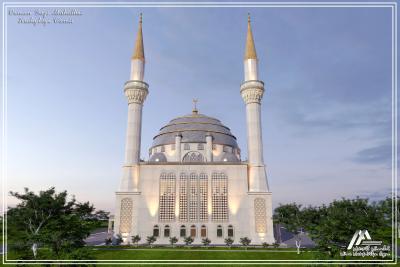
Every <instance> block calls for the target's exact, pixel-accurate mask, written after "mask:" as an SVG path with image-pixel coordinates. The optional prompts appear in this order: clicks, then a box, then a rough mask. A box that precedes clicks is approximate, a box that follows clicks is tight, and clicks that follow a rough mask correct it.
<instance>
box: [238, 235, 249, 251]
mask: <svg viewBox="0 0 400 267" xmlns="http://www.w3.org/2000/svg"><path fill="white" fill-rule="evenodd" d="M239 242H240V244H242V246H244V247H245V248H246V249H247V246H248V245H250V243H251V239H250V238H248V237H241V238H240V241H239Z"/></svg>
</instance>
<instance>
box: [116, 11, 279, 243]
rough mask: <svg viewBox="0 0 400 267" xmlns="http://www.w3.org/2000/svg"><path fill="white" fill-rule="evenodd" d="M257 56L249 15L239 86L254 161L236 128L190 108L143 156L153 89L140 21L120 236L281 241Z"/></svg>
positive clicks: (129, 92)
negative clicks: (276, 232)
mask: <svg viewBox="0 0 400 267" xmlns="http://www.w3.org/2000/svg"><path fill="white" fill-rule="evenodd" d="M257 66H258V59H257V55H256V50H255V46H254V40H253V35H252V31H251V26H250V19H249V21H248V32H247V40H246V50H245V56H244V82H243V83H242V84H241V86H240V90H239V88H238V91H237V92H238V93H240V94H241V96H242V98H243V100H244V107H245V111H246V121H247V125H246V127H247V146H248V147H247V149H248V151H247V152H248V153H247V154H248V160H247V161H242V159H241V150H240V148H239V147H238V144H237V141H236V137H235V136H234V135H233V134H232V133H231V131H230V129H229V128H228V127H227V126H225V125H224V124H222V123H221V121H219V120H218V119H216V118H212V117H209V116H206V115H202V114H200V113H199V112H198V111H197V109H196V108H194V109H193V111H192V113H191V114H188V115H185V116H180V117H177V118H175V119H172V120H171V121H170V122H169V123H168V124H167V125H165V126H163V127H162V128H161V129H160V131H159V133H158V134H157V135H156V136H155V137H154V139H153V144H152V147H151V148H150V149H149V160H147V161H141V160H140V149H141V145H140V144H141V125H142V108H143V103H144V101H145V100H146V96H147V95H148V93H149V85H148V84H147V83H146V82H145V81H144V70H145V57H144V47H143V35H142V20H141V19H140V22H139V30H138V34H137V39H136V43H135V49H134V53H133V56H132V59H131V75H130V80H129V81H127V82H126V83H125V88H124V93H125V96H126V97H127V100H128V125H127V134H126V147H125V162H124V166H123V175H122V178H121V184H120V187H119V189H118V191H117V192H116V209H115V216H114V229H113V230H114V236H116V235H118V234H120V235H121V236H122V238H123V240H124V242H125V243H130V242H131V237H132V236H134V235H139V236H140V237H141V242H140V243H144V242H146V237H147V236H155V237H156V238H157V241H156V242H155V244H169V239H170V237H177V238H178V240H179V241H178V244H182V243H183V242H184V238H185V237H188V236H191V237H192V238H193V239H194V242H193V244H201V241H202V239H204V238H208V239H210V240H211V244H214V245H216V244H224V240H225V239H226V238H231V239H233V240H234V244H238V243H239V240H240V238H242V237H248V238H250V239H251V244H261V243H263V242H267V243H269V244H272V243H274V242H275V240H274V235H273V225H272V199H271V197H272V194H271V192H270V190H269V187H268V182H267V176H266V170H265V164H264V160H263V143H262V131H261V100H262V97H263V94H264V83H263V82H262V81H260V80H259V79H258V70H257Z"/></svg>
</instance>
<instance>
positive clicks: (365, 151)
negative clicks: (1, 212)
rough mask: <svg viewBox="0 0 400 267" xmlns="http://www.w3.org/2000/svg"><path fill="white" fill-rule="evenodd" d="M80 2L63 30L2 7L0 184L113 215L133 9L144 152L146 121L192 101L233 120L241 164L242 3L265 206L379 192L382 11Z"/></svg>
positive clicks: (384, 54)
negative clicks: (141, 51)
mask: <svg viewBox="0 0 400 267" xmlns="http://www.w3.org/2000/svg"><path fill="white" fill-rule="evenodd" d="M38 9H39V10H46V9H45V8H38ZM53 9H54V8H49V9H47V11H49V12H51V11H52V10H53ZM14 10H16V11H20V12H21V11H28V10H30V11H33V10H35V8H14ZM79 10H80V11H81V12H82V16H76V17H72V19H73V23H72V24H63V25H60V24H49V25H46V26H43V25H36V26H34V25H32V24H21V23H18V17H19V16H16V15H8V16H7V23H8V24H7V25H8V26H7V32H8V33H7V47H8V53H7V61H8V66H7V85H8V86H7V162H6V168H7V177H6V178H7V185H6V188H5V189H4V192H8V191H10V190H12V191H18V192H21V191H22V190H23V188H24V187H28V188H29V189H31V190H35V191H38V190H44V189H47V188H49V187H51V186H55V187H56V190H58V191H62V190H67V191H68V192H69V193H70V194H72V195H75V196H76V198H77V200H78V201H82V202H83V201H90V202H92V203H94V205H95V207H96V208H98V209H105V210H108V211H113V210H114V193H115V191H116V189H117V187H118V185H119V181H120V178H121V175H122V164H123V157H124V142H125V131H126V120H127V100H126V98H125V96H124V94H123V86H124V83H125V82H126V81H127V80H129V73H130V57H131V54H132V51H133V45H134V41H135V36H136V32H137V22H138V16H139V13H140V12H143V36H144V46H145V56H146V73H145V81H146V82H147V83H148V84H149V85H150V88H149V91H150V93H149V95H148V97H147V99H146V101H145V104H144V108H143V125H142V157H143V158H144V159H147V151H148V148H149V147H150V146H151V143H152V139H153V137H154V136H155V135H156V134H157V133H158V130H159V129H160V128H161V127H162V126H163V125H165V124H167V123H168V122H169V121H170V120H171V119H173V118H175V117H177V116H182V115H185V114H188V113H190V112H191V109H192V99H193V98H197V99H198V100H199V102H198V109H199V111H200V113H202V114H205V115H208V116H212V117H216V118H218V119H219V120H221V121H222V123H224V124H225V125H226V126H228V127H229V128H230V129H231V131H232V133H233V134H234V135H235V136H236V137H237V140H238V144H239V146H240V147H241V149H242V158H243V159H245V158H246V154H247V152H246V149H247V145H246V127H245V126H246V118H245V106H244V103H243V100H242V98H241V96H240V93H239V90H240V84H241V82H242V81H243V78H244V77H243V55H244V46H245V38H246V29H247V13H248V12H250V13H251V18H252V28H253V35H254V39H255V43H256V50H257V54H258V58H259V78H260V79H261V80H263V81H264V82H265V89H266V91H265V94H264V98H263V102H262V123H263V125H262V130H263V141H264V159H265V163H266V166H267V175H268V180H269V185H270V189H271V191H272V193H273V203H274V206H277V205H278V204H279V203H290V202H297V203H301V204H303V205H320V204H322V203H329V202H331V201H332V200H334V199H340V198H342V197H346V198H353V197H356V196H360V197H368V198H370V199H372V200H378V199H383V198H384V197H386V196H388V195H389V193H390V190H391V123H392V113H391V105H392V98H391V95H392V92H391V64H392V63H391V60H392V58H391V45H392V39H391V10H390V8H362V7H357V8H348V7H347V8H305V7H301V8H289V7H286V8H277V7H268V8H249V7H243V8H226V7H225V8H160V7H158V8H157V7H150V8H143V7H142V8H133V7H132V8H79ZM7 199H8V201H7V204H8V205H9V206H12V205H15V200H14V199H12V198H11V197H8V198H7Z"/></svg>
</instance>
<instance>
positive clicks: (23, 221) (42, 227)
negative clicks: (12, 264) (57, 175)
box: [7, 187, 98, 259]
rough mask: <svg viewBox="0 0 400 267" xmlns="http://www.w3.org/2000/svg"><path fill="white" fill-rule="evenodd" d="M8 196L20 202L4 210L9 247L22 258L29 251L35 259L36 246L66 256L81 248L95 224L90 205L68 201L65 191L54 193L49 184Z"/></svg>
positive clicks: (96, 221)
mask: <svg viewBox="0 0 400 267" xmlns="http://www.w3.org/2000/svg"><path fill="white" fill-rule="evenodd" d="M10 195H11V196H13V197H15V198H17V200H19V203H18V204H17V206H16V207H14V208H10V209H9V210H8V211H7V232H8V234H7V237H8V243H9V244H10V246H9V249H10V250H15V251H16V252H17V253H21V255H24V257H29V254H28V253H27V251H28V250H30V251H31V254H30V255H31V257H32V256H33V258H37V256H38V248H39V247H47V248H49V249H50V250H51V253H52V254H53V255H52V257H53V258H54V257H55V258H58V259H59V258H63V257H66V255H67V254H68V253H73V251H74V250H77V249H79V248H83V246H84V244H85V243H84V239H85V238H86V237H88V236H89V234H90V231H91V230H93V229H94V228H95V227H96V226H97V225H98V220H97V219H96V218H95V216H94V211H95V209H94V207H93V205H91V204H90V203H89V202H86V203H78V202H76V200H75V198H72V199H71V200H68V199H67V197H68V194H67V192H66V191H63V192H60V193H56V191H55V189H54V187H52V188H50V189H48V190H46V191H40V192H39V194H35V193H34V192H32V191H29V189H28V188H25V191H24V193H21V194H20V193H18V192H10ZM83 254H85V255H87V253H86V252H85V253H83ZM83 254H81V256H82V255H83Z"/></svg>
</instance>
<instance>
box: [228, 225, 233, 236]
mask: <svg viewBox="0 0 400 267" xmlns="http://www.w3.org/2000/svg"><path fill="white" fill-rule="evenodd" d="M228 237H233V226H232V225H229V226H228Z"/></svg>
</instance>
